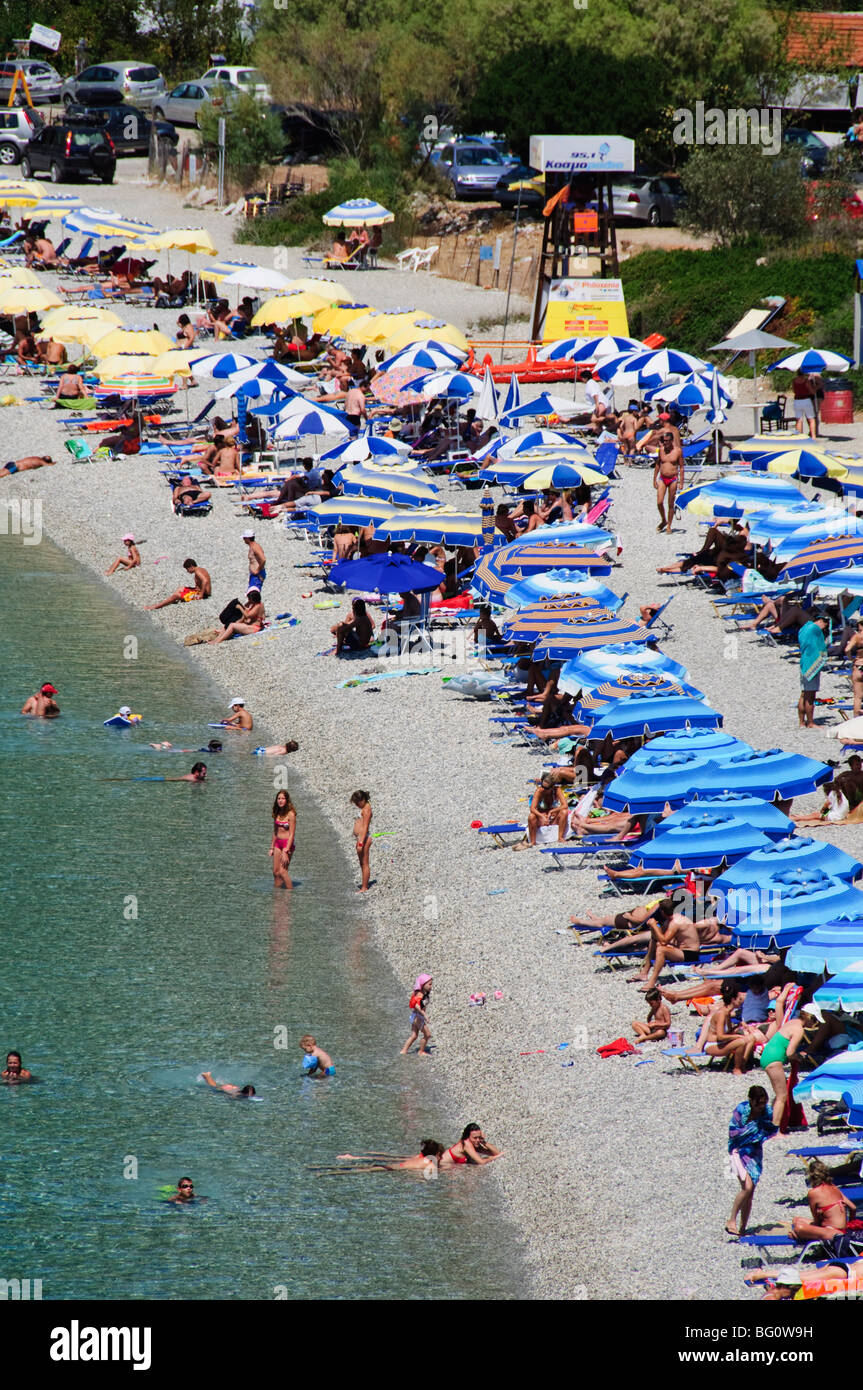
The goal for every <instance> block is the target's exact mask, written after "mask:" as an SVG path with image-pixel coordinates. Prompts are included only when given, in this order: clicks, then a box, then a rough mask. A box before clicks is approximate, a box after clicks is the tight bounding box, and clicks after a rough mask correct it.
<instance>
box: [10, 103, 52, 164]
mask: <svg viewBox="0 0 863 1390" xmlns="http://www.w3.org/2000/svg"><path fill="white" fill-rule="evenodd" d="M44 124H45V122H44V121H43V119H42V117H41V116H40V115H39V112H38V111H34V110H33V107H32V106H22V107H15V106H12V107H8V106H7V107H3V108H2V109H0V165H3V164H6V165H9V164H17V163H18V161H19V159H20V158H21V155H22V154H23V152H24V150H25V149H26V148H27V145H28V143H29V141H31V140H32V139H33V136H34V135H35V134H36V133H37V131H40V130H41V129H42V127H43V125H44Z"/></svg>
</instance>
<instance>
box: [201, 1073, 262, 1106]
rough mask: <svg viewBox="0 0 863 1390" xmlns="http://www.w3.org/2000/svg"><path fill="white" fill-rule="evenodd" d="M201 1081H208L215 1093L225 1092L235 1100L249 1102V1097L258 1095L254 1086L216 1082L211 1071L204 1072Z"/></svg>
mask: <svg viewBox="0 0 863 1390" xmlns="http://www.w3.org/2000/svg"><path fill="white" fill-rule="evenodd" d="M201 1080H202V1081H206V1083H207V1085H208V1086H212V1087H213V1090H215V1091H224V1093H225V1095H226V1096H232V1097H233V1099H234V1100H248V1099H249V1097H251V1096H256V1095H257V1094H258V1093H257V1091H256V1090H255V1088H254V1086H232V1085H231V1083H230V1081H214V1080H213V1073H212V1072H211V1071H202V1072H201Z"/></svg>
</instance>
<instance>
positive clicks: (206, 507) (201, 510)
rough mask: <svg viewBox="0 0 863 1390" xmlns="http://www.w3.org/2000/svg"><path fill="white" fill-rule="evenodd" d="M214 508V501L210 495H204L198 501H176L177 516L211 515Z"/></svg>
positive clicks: (175, 512)
mask: <svg viewBox="0 0 863 1390" xmlns="http://www.w3.org/2000/svg"><path fill="white" fill-rule="evenodd" d="M212 510H213V502H212V498H210V497H202V498H201V499H200V501H198V502H175V503H174V515H175V516H209V514H210V512H211V511H212Z"/></svg>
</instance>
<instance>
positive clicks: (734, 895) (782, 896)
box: [711, 869, 863, 949]
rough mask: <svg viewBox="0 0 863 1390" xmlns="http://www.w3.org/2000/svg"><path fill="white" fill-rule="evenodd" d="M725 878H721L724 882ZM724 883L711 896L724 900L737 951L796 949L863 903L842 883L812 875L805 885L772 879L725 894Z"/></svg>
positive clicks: (716, 885)
mask: <svg viewBox="0 0 863 1390" xmlns="http://www.w3.org/2000/svg"><path fill="white" fill-rule="evenodd" d="M725 876H726V875H725V874H723V875H722V877H723V878H725ZM719 884H720V880H719V879H716V880H715V881H714V883H713V884H712V885H711V894H714V893H715V894H716V895H717V896H718V897H719V900H720V913H719V915H721V916H722V917H723V919H724V921H725V922H726V924H727V925H728V927H729V928H730V930H731V933H732V939H733V941H734V944H735V945H739V946H748V947H749V948H750V949H756V948H764V947H767V946H769V945H770V944H771V942H774V941H775V942H776V945H777V946H779V947H780V948H784V947H785V946H790V945H793V944H794V942H796V941H799V940H800V939H801V937H804V936H805V935H806V934H807V932H809V931H811V930H812V927H813V926H817V925H818V923H819V922H827V921H832V920H833V919H834V918H836V917H838V916H841V915H843V914H845V915H848V916H850V915H852V914H856V913H859V911H860V904H861V902H863V897H861V894H860V892H859V890H858V889H857V888H852V887H850V886H849V884H847V883H846V882H845V881H844V880H843V879H841V878H832V877H831V876H830V875H829V874H822V873H820V872H819V871H818V870H817V869H813V870H812V871H811V872H810V874H809V875H808V877H807V879H806V881H805V882H801V881H800V880H799V879H797V878H794V877H793V876H792V875H789V880H788V882H786V881H785V876H784V874H773V875H771V877H770V878H765V879H763V880H762V881H761V882H760V883H759V884H757V885H751V886H750V887H748V888H732V889H731V890H730V891H729V892H728V893H727V894H724V895H723V894H722V891H721V889H720V887H719Z"/></svg>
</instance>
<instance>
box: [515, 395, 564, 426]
mask: <svg viewBox="0 0 863 1390" xmlns="http://www.w3.org/2000/svg"><path fill="white" fill-rule="evenodd" d="M563 407H564V402H563V401H561V400H559V399H557V400H555V399H553V398H552V397H551V396H550V394H549V393H548V391H541V392H540V394H539V395H538V396H535V397H534V399H533V400H532V401H523V402H522V404H521V405H517V406H516V407H515V408H514V409H513V410H509V411H506V412H505V413H504V414H502V415H501V417H500V418H501V421H502V423H503V424H505V425H510V424H512V423H514V422H515V421H516V420H530V419H532V418H533V417H534V416H538V415H557V414H559V410H560V408H563ZM575 408H576V407H575V402H574V401H572V402H569V401H568V402H566V410H567V413H569V412H572V413H573V414H574V413H575Z"/></svg>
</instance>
